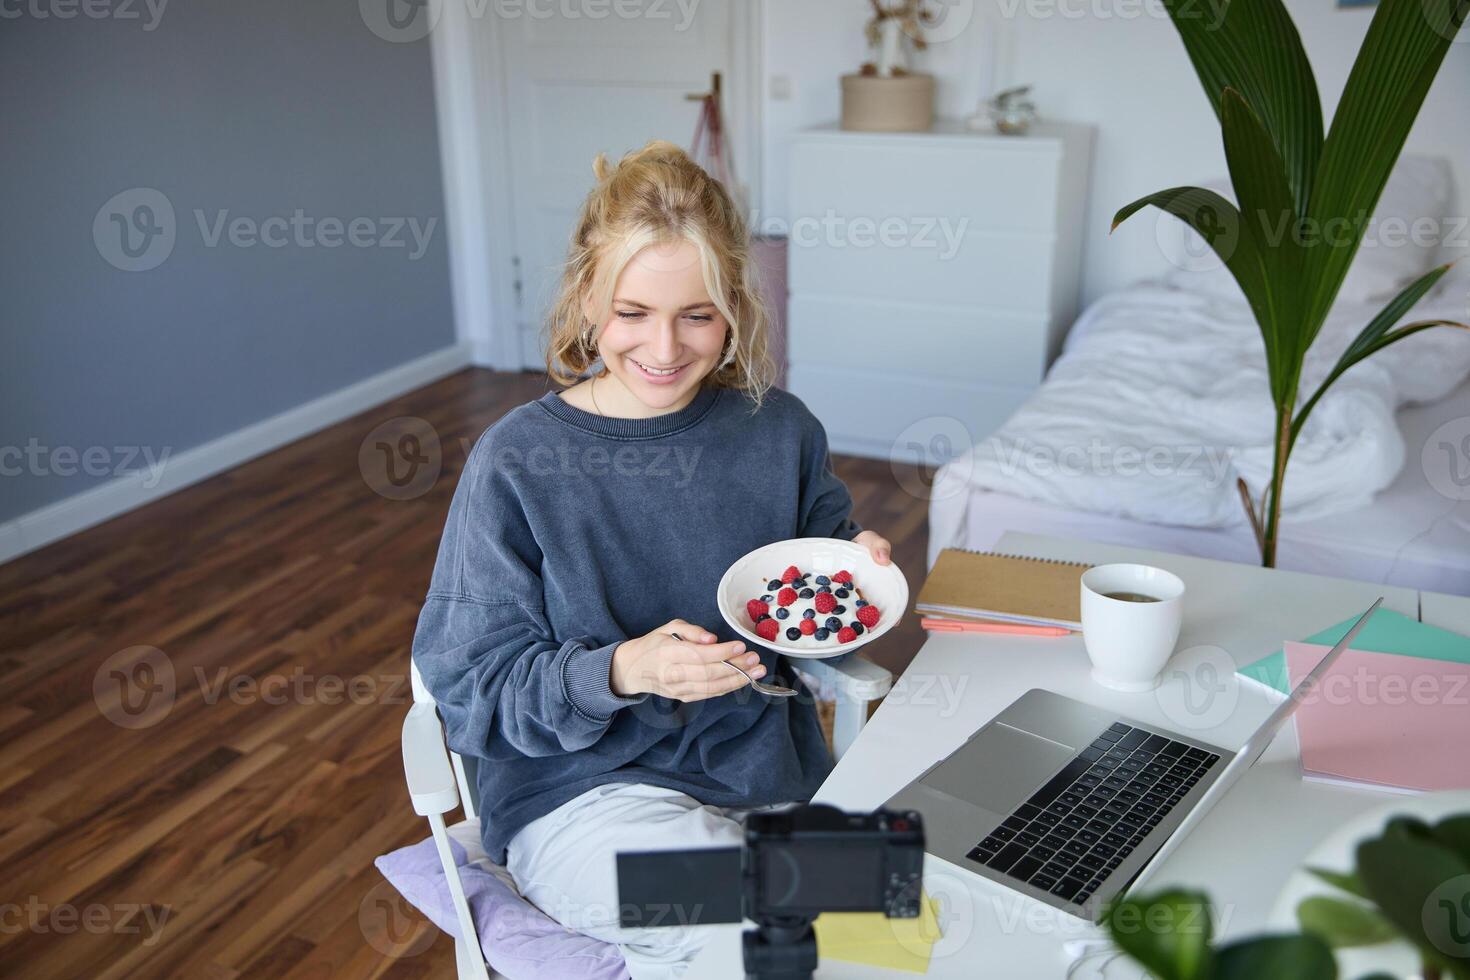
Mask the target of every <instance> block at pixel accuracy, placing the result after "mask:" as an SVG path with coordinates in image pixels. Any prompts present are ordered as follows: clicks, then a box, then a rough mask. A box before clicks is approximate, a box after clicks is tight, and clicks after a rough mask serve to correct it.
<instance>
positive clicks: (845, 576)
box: [832, 568, 852, 584]
mask: <svg viewBox="0 0 1470 980" xmlns="http://www.w3.org/2000/svg"><path fill="white" fill-rule="evenodd" d="M832 581H834V582H842V583H843V584H846V583H848V582H851V581H852V572H849V571H848V570H847V569H845V568H844V569H843V570H842V571H840V572H838V573H837V574H836V575H833V576H832Z"/></svg>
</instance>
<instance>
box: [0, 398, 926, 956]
mask: <svg viewBox="0 0 1470 980" xmlns="http://www.w3.org/2000/svg"><path fill="white" fill-rule="evenodd" d="M544 391H545V380H544V378H542V377H541V376H538V375H531V374H495V373H491V372H488V371H478V370H474V371H464V372H461V373H459V374H456V375H454V376H452V377H449V378H446V379H445V380H443V381H440V382H438V383H436V384H434V385H431V386H429V387H427V388H424V389H421V390H419V391H416V392H413V393H411V394H409V395H406V396H404V397H402V398H400V399H397V400H396V401H394V402H391V403H389V404H386V405H382V406H379V407H378V408H376V409H374V410H372V411H370V412H367V413H364V414H363V415H361V416H358V417H356V418H353V419H351V420H349V421H346V422H343V423H341V424H339V425H336V426H333V427H332V428H330V429H327V430H324V431H322V432H320V433H318V434H316V435H313V436H310V437H308V438H306V439H304V440H302V441H300V442H297V443H294V444H292V445H290V446H287V447H286V448H284V449H281V450H278V451H276V452H273V453H271V454H270V455H268V456H264V457H262V458H260V459H257V460H254V461H252V462H250V463H247V464H246V465H244V466H241V467H239V468H237V469H234V470H231V471H230V472H228V473H225V474H223V475H221V476H218V477H215V478H213V479H211V480H208V481H207V482H204V483H201V484H198V485H196V486H194V487H191V488H189V489H187V490H184V491H182V492H180V493H177V494H174V495H173V496H171V497H168V498H167V499H165V500H162V501H160V502H158V503H156V504H153V505H151V506H149V507H146V508H143V509H140V510H137V511H134V512H132V513H130V514H127V515H125V516H123V517H120V518H118V519H116V520H113V521H111V522H109V523H107V524H105V525H102V526H100V527H97V528H94V529H92V530H89V531H86V532H84V533H82V534H79V535H77V536H75V537H72V538H70V539H68V540H66V541H63V542H60V543H58V544H55V545H53V546H51V547H49V548H46V549H44V550H42V551H39V552H36V553H34V554H31V555H28V556H25V557H23V558H20V559H17V560H16V561H13V562H11V563H9V564H7V565H0V686H3V689H4V691H5V698H4V700H3V702H0V760H3V765H0V815H3V821H0V883H3V884H0V975H3V976H25V977H59V978H60V977H64V978H73V977H78V978H80V977H85V978H107V977H165V976H169V977H171V976H179V977H188V978H209V977H217V978H223V977H243V976H269V977H289V978H295V977H321V978H327V977H351V978H357V977H373V976H388V977H410V976H412V977H418V976H446V977H448V976H453V975H454V971H453V947H452V944H451V942H450V941H449V940H448V939H447V938H446V937H445V936H443V935H442V934H439V933H438V932H437V930H435V929H434V928H433V927H432V926H431V925H428V924H427V923H426V922H425V921H424V920H423V919H421V918H420V917H419V916H418V915H417V914H416V913H414V912H412V910H411V909H409V907H408V906H407V905H406V904H404V903H403V902H402V901H401V900H399V899H398V897H397V895H396V893H395V892H393V891H392V889H390V888H389V887H388V886H387V885H386V883H384V882H383V880H382V878H381V877H380V876H379V874H378V872H377V871H376V869H374V867H373V864H372V860H373V858H374V857H375V856H376V855H378V854H381V853H383V852H385V851H388V850H391V849H393V848H395V847H398V846H400V845H403V844H408V843H412V842H414V841H416V840H419V839H421V838H423V837H425V836H427V826H426V825H425V824H424V823H423V821H422V820H421V819H420V818H418V817H415V816H414V814H413V811H412V810H411V808H410V807H409V805H408V800H407V795H406V791H405V789H404V783H403V770H402V762H401V758H400V755H399V744H398V738H399V726H400V723H401V719H402V716H403V714H404V711H405V710H406V707H407V704H408V700H409V693H408V689H407V681H406V672H407V667H408V656H409V644H410V640H411V638H412V635H413V627H414V622H415V619H416V617H417V614H418V609H419V604H420V602H421V600H422V598H423V595H424V591H425V588H426V586H427V584H428V580H429V573H430V570H431V568H432V566H433V562H434V555H435V549H436V547H437V545H438V540H439V532H440V529H441V527H442V525H443V520H444V514H445V512H446V511H447V509H448V506H449V499H450V495H451V494H452V492H453V489H454V485H455V482H456V480H457V478H458V476H459V473H460V470H461V468H462V467H463V464H464V460H465V454H466V449H467V448H468V446H469V445H470V444H472V442H473V440H474V439H475V437H476V436H477V435H478V434H479V433H480V432H481V431H482V430H483V429H484V428H485V427H486V426H487V425H489V424H490V423H491V422H493V421H494V420H495V419H497V418H498V417H499V416H500V415H501V414H502V413H503V412H505V411H506V410H507V409H509V408H511V407H513V406H515V405H517V404H519V403H521V402H524V401H527V400H529V399H532V398H536V397H539V396H540V395H541V394H542V393H543V392H544ZM405 416H407V417H415V418H418V419H422V420H423V421H424V422H426V423H428V425H429V426H432V428H433V430H434V431H435V432H436V433H437V436H438V439H439V443H440V454H439V455H440V456H441V457H442V471H441V472H440V474H439V476H438V478H437V480H435V481H433V482H432V486H430V487H429V488H428V489H427V491H426V492H424V493H422V495H420V496H416V497H412V498H411V499H390V497H389V496H385V495H383V494H382V493H379V492H377V491H376V490H374V489H373V487H375V486H376V487H380V488H383V489H384V490H386V491H387V493H389V494H391V495H393V496H403V495H404V494H405V493H413V492H416V491H417V490H419V489H422V488H423V486H427V485H428V484H427V481H425V482H423V483H411V484H410V485H409V486H408V487H407V488H406V490H405V491H402V492H400V491H397V490H394V489H393V487H392V485H391V484H390V483H389V482H387V481H386V480H385V473H384V471H383V470H382V464H381V462H379V463H376V464H375V463H374V462H373V458H374V454H373V444H374V443H375V442H376V441H378V439H377V436H375V437H374V439H373V440H368V445H367V447H366V450H365V451H364V453H363V456H362V460H363V461H362V462H360V456H359V450H360V449H361V448H363V447H364V443H365V438H366V437H367V436H368V435H369V433H372V432H373V431H374V430H375V429H377V428H378V427H379V426H380V425H382V424H383V423H385V422H387V421H389V420H392V419H395V418H401V417H405ZM395 438H396V434H395ZM420 445H421V447H423V448H425V450H426V451H425V453H424V455H428V456H430V458H431V459H432V455H431V453H430V452H429V451H428V450H429V449H431V447H427V446H426V445H425V444H424V443H421V444H420ZM836 466H837V470H838V472H839V474H840V475H841V476H842V477H843V478H844V479H846V480H847V482H848V485H849V486H850V487H851V488H852V491H853V495H854V497H855V500H856V517H857V519H858V520H859V521H861V522H862V523H863V524H864V525H865V526H868V527H872V528H874V529H877V530H880V531H882V532H884V533H885V534H886V535H887V536H888V537H890V538H891V539H892V540H893V542H894V545H895V555H894V558H895V560H896V561H898V563H899V564H900V566H901V567H902V568H904V569H905V570H906V571H907V572H908V573H909V576H910V581H911V583H913V582H914V579H915V578H916V577H917V575H918V573H919V572H920V571H921V570H922V569H923V567H924V564H923V557H924V556H923V549H924V542H925V534H926V525H925V504H924V502H923V501H922V500H921V499H918V498H917V497H916V496H915V495H914V494H912V493H910V492H908V491H906V490H905V489H903V487H901V486H900V484H899V481H898V479H896V477H895V474H894V472H893V470H891V469H890V467H889V464H887V463H877V462H871V461H861V460H853V459H838V460H837V461H836ZM396 475H397V477H399V478H400V479H401V478H404V477H406V476H407V473H406V471H400V472H399V473H397V474H396ZM901 475H902V476H903V483H904V484H905V485H907V486H908V487H909V488H910V489H913V488H914V487H915V486H916V484H915V482H914V481H915V480H916V479H918V478H919V477H920V476H921V475H920V474H916V473H914V472H913V471H907V472H904V473H903V474H901ZM420 479H421V480H424V479H425V478H422V477H421V478H420ZM920 640H921V634H920V633H919V631H918V627H917V624H916V623H915V622H913V621H912V617H910V618H909V621H907V622H905V624H904V625H903V626H902V627H900V628H899V629H897V630H895V631H894V633H892V634H890V635H889V636H887V637H884V638H883V639H882V640H880V641H877V642H875V643H874V644H872V645H871V646H870V647H868V648H867V650H868V653H869V655H870V656H871V657H872V659H874V660H876V661H878V662H879V663H882V664H883V665H884V666H887V667H888V668H890V669H892V670H894V671H895V672H897V671H900V670H902V668H903V667H904V666H905V665H907V663H908V662H909V660H910V659H911V658H912V656H913V654H914V651H915V650H917V648H918V645H919V643H920Z"/></svg>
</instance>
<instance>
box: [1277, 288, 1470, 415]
mask: <svg viewBox="0 0 1470 980" xmlns="http://www.w3.org/2000/svg"><path fill="white" fill-rule="evenodd" d="M1448 271H1450V267H1449V266H1448V265H1442V266H1440V267H1439V268H1438V269H1434V270H1432V271H1430V272H1428V273H1426V274H1424V275H1423V276H1420V277H1419V278H1418V279H1416V280H1414V282H1412V283H1410V284H1409V285H1408V286H1407V287H1406V288H1405V289H1404V291H1403V292H1401V293H1399V294H1398V295H1397V296H1395V297H1394V298H1393V299H1391V300H1390V301H1389V303H1388V305H1387V306H1385V307H1384V308H1383V309H1382V310H1380V311H1379V313H1378V315H1377V316H1375V317H1374V318H1373V319H1372V320H1371V321H1369V323H1368V325H1367V326H1366V327H1364V328H1363V331H1362V332H1361V333H1359V334H1358V336H1357V337H1356V338H1354V339H1353V342H1352V343H1351V344H1348V346H1347V350H1345V351H1343V352H1342V356H1341V357H1339V358H1338V359H1337V363H1336V364H1335V365H1333V367H1332V370H1331V371H1330V372H1328V374H1327V378H1326V379H1325V380H1324V381H1323V382H1322V384H1321V385H1320V386H1318V388H1317V390H1316V392H1314V393H1313V394H1312V397H1311V398H1309V399H1307V401H1306V403H1305V404H1303V405H1302V407H1301V411H1299V412H1298V413H1297V416H1296V419H1295V420H1294V421H1293V422H1292V424H1291V441H1292V442H1293V443H1294V442H1296V437H1297V435H1298V434H1300V432H1301V429H1302V426H1303V425H1305V424H1306V421H1307V416H1308V415H1310V414H1311V411H1312V409H1313V408H1314V407H1315V406H1316V404H1317V402H1318V400H1319V399H1321V397H1322V396H1323V395H1324V394H1326V393H1327V389H1328V388H1330V387H1332V383H1333V382H1334V381H1336V380H1337V379H1338V378H1340V377H1342V375H1343V374H1344V373H1345V372H1346V371H1347V369H1348V368H1350V367H1352V366H1353V365H1354V364H1357V363H1358V362H1359V361H1362V360H1366V359H1367V358H1369V357H1371V356H1372V355H1373V354H1376V353H1377V352H1378V351H1381V350H1383V348H1385V347H1387V346H1388V345H1389V344H1393V343H1397V342H1398V341H1400V340H1403V339H1404V338H1405V337H1412V336H1413V335H1414V334H1416V333H1419V332H1420V331H1422V330H1428V329H1429V328H1430V327H1458V328H1460V329H1461V330H1470V326H1467V325H1466V324H1463V323H1456V322H1455V321H1453V320H1419V321H1417V322H1415V323H1406V324H1404V325H1403V326H1402V327H1399V328H1398V329H1397V330H1393V329H1392V327H1393V325H1394V324H1396V323H1398V322H1399V320H1401V319H1403V317H1404V314H1406V313H1408V312H1409V309H1410V307H1412V306H1413V305H1414V304H1415V303H1417V302H1419V300H1421V299H1423V298H1424V295H1425V294H1426V293H1428V292H1429V290H1430V289H1432V288H1433V287H1434V284H1435V283H1437V282H1439V280H1440V279H1442V278H1443V277H1444V274H1445V273H1446V272H1448Z"/></svg>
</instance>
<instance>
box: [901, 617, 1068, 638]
mask: <svg viewBox="0 0 1470 980" xmlns="http://www.w3.org/2000/svg"><path fill="white" fill-rule="evenodd" d="M919 625H920V626H922V627H923V628H924V629H926V630H928V631H929V632H931V633H1008V634H1010V635H1013V636H1070V635H1071V633H1072V631H1071V630H1069V629H1065V628H1063V627H1061V626H1027V625H1025V624H1024V623H970V622H965V621H962V620H958V619H930V618H929V617H927V616H925V617H924V618H922V619H920V620H919Z"/></svg>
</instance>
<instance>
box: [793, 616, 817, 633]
mask: <svg viewBox="0 0 1470 980" xmlns="http://www.w3.org/2000/svg"><path fill="white" fill-rule="evenodd" d="M797 629H799V630H801V632H802V635H803V636H811V635H812V634H813V633H815V632H816V631H817V621H816V620H815V619H803V620H802V621H801V625H800V626H798V627H797Z"/></svg>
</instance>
